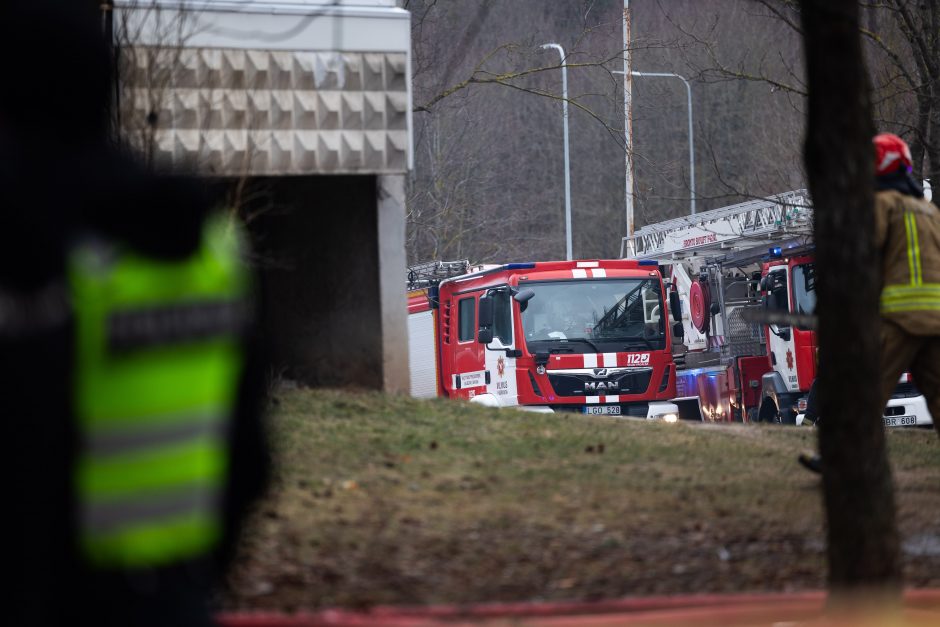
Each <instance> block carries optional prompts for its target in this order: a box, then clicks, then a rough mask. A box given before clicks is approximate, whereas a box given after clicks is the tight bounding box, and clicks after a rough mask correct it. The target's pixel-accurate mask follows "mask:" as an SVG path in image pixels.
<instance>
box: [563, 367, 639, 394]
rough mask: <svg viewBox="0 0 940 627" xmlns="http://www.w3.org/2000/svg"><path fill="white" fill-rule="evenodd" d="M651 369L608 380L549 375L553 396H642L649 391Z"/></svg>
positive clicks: (627, 373) (577, 375) (580, 376)
mask: <svg viewBox="0 0 940 627" xmlns="http://www.w3.org/2000/svg"><path fill="white" fill-rule="evenodd" d="M652 375H653V369H652V368H644V369H642V370H635V371H633V372H625V373H623V374H619V375H615V376H613V377H608V378H600V379H598V378H594V377H592V376H591V375H588V374H551V372H549V375H548V381H549V382H550V383H551V384H552V389H553V390H554V391H555V396H604V395H611V394H642V393H643V392H645V391H646V390H648V389H649V386H650V378H651V377H652Z"/></svg>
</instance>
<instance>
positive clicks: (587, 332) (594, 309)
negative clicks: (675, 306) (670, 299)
mask: <svg viewBox="0 0 940 627" xmlns="http://www.w3.org/2000/svg"><path fill="white" fill-rule="evenodd" d="M524 285H525V287H526V288H528V289H531V290H532V291H533V292H535V296H534V297H532V299H531V300H530V301H529V303H528V307H527V308H526V310H525V311H524V312H523V313H522V328H523V330H524V332H525V337H526V342H527V343H528V344H530V345H531V344H533V343H543V342H544V343H545V344H544V345H541V346H539V344H536V346H537V347H538V348H540V349H541V350H549V351H553V350H555V349H561V348H562V345H564V348H565V349H566V350H570V351H571V352H578V353H585V352H592V351H597V352H608V351H609V352H614V351H630V350H653V349H662V348H665V345H666V332H665V324H666V321H665V318H664V315H663V314H664V312H665V309H663V306H662V294H661V293H660V283H659V281H658V280H652V279H601V280H597V279H594V280H580V281H579V280H573V281H545V282H540V281H531V282H524ZM521 286H522V285H521V284H520V287H521ZM602 345H603V346H602Z"/></svg>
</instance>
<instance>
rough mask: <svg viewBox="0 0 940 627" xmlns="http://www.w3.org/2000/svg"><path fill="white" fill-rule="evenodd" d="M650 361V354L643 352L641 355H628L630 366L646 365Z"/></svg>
mask: <svg viewBox="0 0 940 627" xmlns="http://www.w3.org/2000/svg"><path fill="white" fill-rule="evenodd" d="M649 363H650V354H649V353H641V354H639V355H637V354H633V355H627V365H628V366H646V365H649Z"/></svg>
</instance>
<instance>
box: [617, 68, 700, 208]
mask: <svg viewBox="0 0 940 627" xmlns="http://www.w3.org/2000/svg"><path fill="white" fill-rule="evenodd" d="M611 74H623V72H621V71H620V70H611ZM630 74H631V75H632V76H664V77H669V78H678V79H679V80H680V81H682V82H683V83H684V84H685V92H686V96H687V97H688V103H689V188H690V192H691V196H692V198H691V205H692V206H691V209H692V215H695V136H694V135H693V133H692V86H691V85H690V84H689V81H687V80H686V79H685V77H684V76H681V75H679V74H673V73H672V72H630Z"/></svg>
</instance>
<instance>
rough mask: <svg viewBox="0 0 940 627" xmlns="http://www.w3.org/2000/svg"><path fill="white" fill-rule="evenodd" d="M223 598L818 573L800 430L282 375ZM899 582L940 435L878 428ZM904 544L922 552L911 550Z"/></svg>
mask: <svg viewBox="0 0 940 627" xmlns="http://www.w3.org/2000/svg"><path fill="white" fill-rule="evenodd" d="M277 400H278V402H277V405H276V406H274V408H273V409H274V411H273V412H272V416H271V427H272V436H273V440H274V444H275V447H276V450H277V453H278V460H279V463H278V467H277V471H276V484H275V489H274V490H273V491H272V493H271V495H270V496H269V498H268V499H267V501H266V502H264V503H263V504H262V505H261V507H260V508H259V510H258V512H257V514H256V516H255V517H254V519H253V521H252V523H251V525H250V527H249V529H248V532H247V533H246V537H245V542H244V546H243V551H242V555H241V557H240V559H239V563H238V567H237V569H236V572H235V573H234V575H233V577H232V578H231V588H230V590H229V591H228V592H227V594H226V597H225V600H224V603H225V605H226V606H227V607H229V608H277V609H286V610H291V609H298V608H316V607H322V606H351V607H361V606H365V605H372V604H377V603H397V604H424V603H437V602H456V603H461V602H472V601H484V600H488V601H495V600H531V599H573V598H578V599H591V598H609V597H619V596H625V595H636V594H652V593H657V594H661V593H680V592H709V591H747V590H791V589H805V588H819V587H822V586H823V584H824V579H825V564H824V543H823V538H824V536H823V523H822V511H821V495H820V492H819V480H818V479H817V478H816V477H815V476H812V475H810V474H808V473H807V472H805V471H803V470H802V469H801V468H800V467H799V466H797V464H796V463H795V459H796V456H797V454H798V452H799V451H800V450H803V449H808V448H812V447H813V445H814V438H815V434H814V433H813V431H812V429H810V428H795V427H766V426H763V427H756V426H721V427H715V426H709V425H700V424H688V423H686V424H678V425H667V424H657V423H647V422H645V421H634V420H619V419H609V418H602V417H582V416H576V415H569V416H564V415H549V416H546V415H541V414H528V413H524V412H519V411H510V410H502V411H498V410H488V409H484V408H480V407H476V406H471V405H468V404H464V403H458V402H452V401H434V402H423V401H416V400H413V399H408V398H392V397H386V396H383V395H380V394H374V393H365V392H358V393H357V392H349V391H328V390H319V391H311V390H282V391H280V392H279V394H278V395H277ZM889 442H890V446H891V455H892V462H893V463H894V467H895V473H896V475H895V476H896V480H897V482H898V487H899V489H898V495H899V503H898V510H899V520H900V523H901V527H902V533H903V535H904V537H905V539H906V540H907V541H908V547H909V549H910V551H909V552H908V554H907V555H906V572H907V579H908V583H909V584H910V585H917V586H926V585H931V586H937V585H940V546H937V545H940V523H938V520H940V516H938V514H940V491H938V490H937V489H936V486H937V485H938V480H940V446H938V440H937V437H936V435H935V434H934V433H933V432H932V431H925V430H904V431H898V430H894V431H892V432H890V436H889ZM918 553H920V554H919V555H918Z"/></svg>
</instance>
